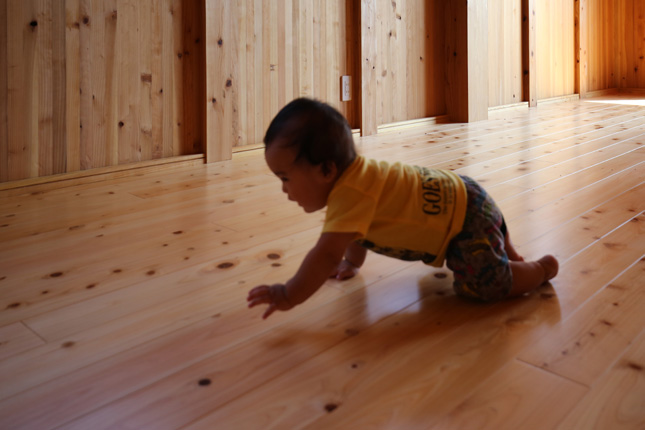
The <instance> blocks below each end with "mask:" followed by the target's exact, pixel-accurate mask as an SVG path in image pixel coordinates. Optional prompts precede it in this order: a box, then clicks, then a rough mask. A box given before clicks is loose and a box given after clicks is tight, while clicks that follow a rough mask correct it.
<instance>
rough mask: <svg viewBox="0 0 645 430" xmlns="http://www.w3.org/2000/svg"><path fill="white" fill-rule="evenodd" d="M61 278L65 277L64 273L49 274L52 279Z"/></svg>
mask: <svg viewBox="0 0 645 430" xmlns="http://www.w3.org/2000/svg"><path fill="white" fill-rule="evenodd" d="M61 276H63V272H54V273H50V274H49V277H50V278H60V277H61Z"/></svg>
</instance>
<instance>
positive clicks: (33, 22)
mask: <svg viewBox="0 0 645 430" xmlns="http://www.w3.org/2000/svg"><path fill="white" fill-rule="evenodd" d="M29 25H30V26H31V27H32V28H34V27H38V21H36V20H35V19H34V20H33V21H31V22H30V23H29Z"/></svg>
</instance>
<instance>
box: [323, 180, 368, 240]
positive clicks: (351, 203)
mask: <svg viewBox="0 0 645 430" xmlns="http://www.w3.org/2000/svg"><path fill="white" fill-rule="evenodd" d="M375 210H376V200H375V199H374V198H373V197H371V196H369V195H366V194H364V193H362V192H360V191H359V190H356V189H354V188H352V187H348V186H345V187H341V188H338V189H334V190H333V191H332V193H331V194H330V195H329V199H328V202H327V215H326V218H325V225H324V226H323V233H358V234H359V237H364V236H365V235H366V234H367V231H368V230H369V227H370V224H371V222H372V219H373V218H374V213H375Z"/></svg>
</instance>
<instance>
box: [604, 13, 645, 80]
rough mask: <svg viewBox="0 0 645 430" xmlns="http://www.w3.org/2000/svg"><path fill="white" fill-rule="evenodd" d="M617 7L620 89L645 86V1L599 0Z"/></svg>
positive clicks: (616, 52) (617, 55)
mask: <svg viewBox="0 0 645 430" xmlns="http://www.w3.org/2000/svg"><path fill="white" fill-rule="evenodd" d="M597 1H599V2H601V3H607V2H608V3H609V4H610V5H611V7H613V8H614V13H615V16H614V33H613V37H612V36H609V37H610V38H611V39H613V40H615V41H616V46H615V48H614V52H615V62H616V66H615V67H616V71H617V75H618V82H617V86H618V87H619V88H645V2H644V1H643V0H616V1H610V0H602V1H601V0H597Z"/></svg>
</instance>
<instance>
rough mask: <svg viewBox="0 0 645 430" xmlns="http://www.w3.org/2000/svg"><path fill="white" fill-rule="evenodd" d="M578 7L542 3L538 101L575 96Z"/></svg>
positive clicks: (558, 1)
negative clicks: (576, 20) (575, 40)
mask: <svg viewBox="0 0 645 430" xmlns="http://www.w3.org/2000/svg"><path fill="white" fill-rule="evenodd" d="M573 14H574V5H573V2H572V1H570V0H553V1H545V2H543V1H538V2H537V5H536V15H537V24H536V25H537V41H536V45H537V46H536V51H537V52H536V55H537V69H538V83H537V86H538V89H537V91H538V100H540V99H548V98H552V97H559V96H565V95H569V94H573V93H574V85H575V82H574V72H575V58H576V57H575V53H574V45H575V43H574V16H573Z"/></svg>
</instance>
